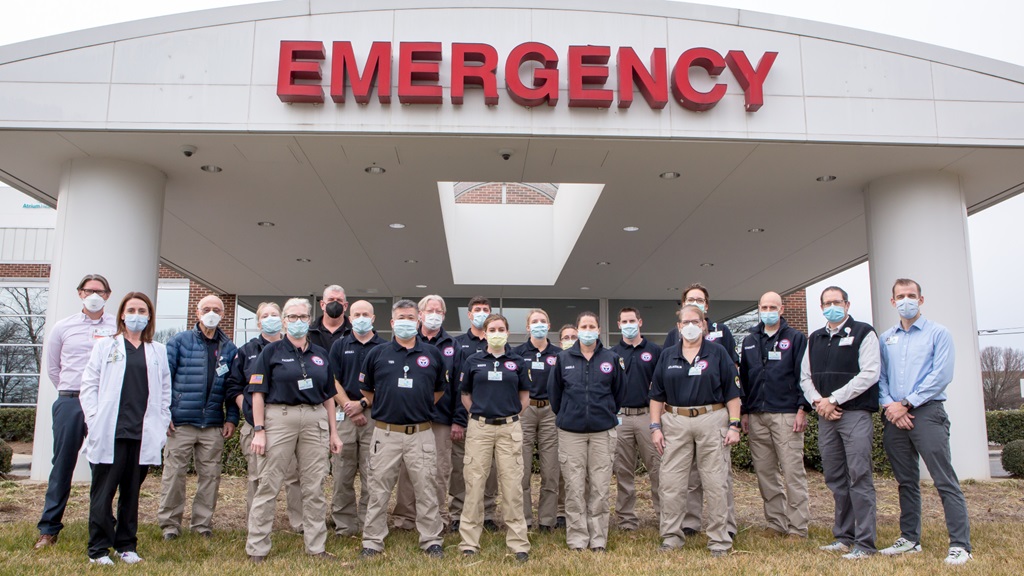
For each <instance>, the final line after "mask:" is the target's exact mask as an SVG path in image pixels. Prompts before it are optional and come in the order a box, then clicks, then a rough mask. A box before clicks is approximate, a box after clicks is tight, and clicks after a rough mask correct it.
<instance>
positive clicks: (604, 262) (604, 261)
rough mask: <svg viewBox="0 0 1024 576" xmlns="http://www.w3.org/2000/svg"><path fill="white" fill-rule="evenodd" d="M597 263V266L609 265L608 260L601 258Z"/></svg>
mask: <svg viewBox="0 0 1024 576" xmlns="http://www.w3.org/2000/svg"><path fill="white" fill-rule="evenodd" d="M597 265H598V266H611V262H608V261H607V260H601V261H600V262H598V263H597Z"/></svg>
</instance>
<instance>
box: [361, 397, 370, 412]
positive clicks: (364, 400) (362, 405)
mask: <svg viewBox="0 0 1024 576" xmlns="http://www.w3.org/2000/svg"><path fill="white" fill-rule="evenodd" d="M359 406H360V407H362V409H363V410H366V407H367V406H369V404H367V402H366V398H360V399H359Z"/></svg>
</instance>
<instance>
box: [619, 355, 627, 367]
mask: <svg viewBox="0 0 1024 576" xmlns="http://www.w3.org/2000/svg"><path fill="white" fill-rule="evenodd" d="M619 368H622V369H623V370H625V369H626V361H625V360H623V359H622V358H619Z"/></svg>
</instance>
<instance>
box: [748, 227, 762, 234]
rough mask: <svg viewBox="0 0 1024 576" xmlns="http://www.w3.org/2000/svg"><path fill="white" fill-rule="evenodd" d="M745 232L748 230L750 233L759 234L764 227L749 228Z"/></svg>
mask: <svg viewBox="0 0 1024 576" xmlns="http://www.w3.org/2000/svg"><path fill="white" fill-rule="evenodd" d="M747 232H750V233H751V234H760V233H761V232H764V228H750V229H748V230H747Z"/></svg>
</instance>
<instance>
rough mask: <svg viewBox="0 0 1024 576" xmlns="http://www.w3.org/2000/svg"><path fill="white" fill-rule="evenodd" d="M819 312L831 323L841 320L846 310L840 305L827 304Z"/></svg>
mask: <svg viewBox="0 0 1024 576" xmlns="http://www.w3.org/2000/svg"><path fill="white" fill-rule="evenodd" d="M821 313H822V314H824V315H825V320H828V321H829V322H832V323H833V324H835V323H836V322H839V321H840V320H842V319H843V316H846V310H844V309H843V307H842V306H829V307H828V308H825V309H824V310H822V311H821Z"/></svg>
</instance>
